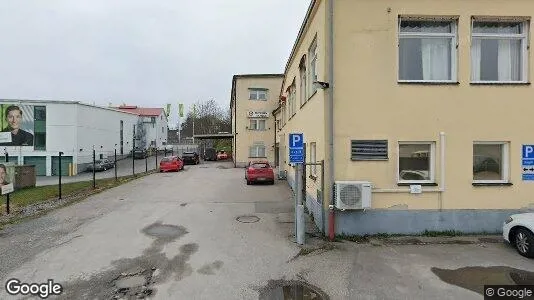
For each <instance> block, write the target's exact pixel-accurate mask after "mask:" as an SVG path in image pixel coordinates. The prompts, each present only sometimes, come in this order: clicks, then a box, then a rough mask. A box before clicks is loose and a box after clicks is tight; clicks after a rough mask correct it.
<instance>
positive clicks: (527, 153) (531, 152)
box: [523, 145, 534, 159]
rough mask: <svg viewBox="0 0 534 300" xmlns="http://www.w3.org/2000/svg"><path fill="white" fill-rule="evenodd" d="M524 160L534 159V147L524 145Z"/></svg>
mask: <svg viewBox="0 0 534 300" xmlns="http://www.w3.org/2000/svg"><path fill="white" fill-rule="evenodd" d="M523 158H531V159H534V145H523Z"/></svg>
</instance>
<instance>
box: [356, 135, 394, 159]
mask: <svg viewBox="0 0 534 300" xmlns="http://www.w3.org/2000/svg"><path fill="white" fill-rule="evenodd" d="M350 148H351V149H350V150H351V152H350V158H351V160H387V159H388V141H387V140H351V143H350Z"/></svg>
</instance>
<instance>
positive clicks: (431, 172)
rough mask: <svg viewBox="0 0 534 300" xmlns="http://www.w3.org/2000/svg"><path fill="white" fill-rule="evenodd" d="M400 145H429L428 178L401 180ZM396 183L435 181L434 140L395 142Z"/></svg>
mask: <svg viewBox="0 0 534 300" xmlns="http://www.w3.org/2000/svg"><path fill="white" fill-rule="evenodd" d="M401 145H427V146H430V153H429V154H430V163H429V164H430V166H429V167H430V170H429V175H430V179H429V180H401V178H400V171H401V170H400V146H401ZM397 183H413V184H424V183H436V142H425V141H413V142H410V141H399V142H398V143H397Z"/></svg>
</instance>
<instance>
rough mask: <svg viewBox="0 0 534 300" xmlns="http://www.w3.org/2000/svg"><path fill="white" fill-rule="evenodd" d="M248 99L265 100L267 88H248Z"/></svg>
mask: <svg viewBox="0 0 534 300" xmlns="http://www.w3.org/2000/svg"><path fill="white" fill-rule="evenodd" d="M248 99H249V100H259V101H266V100H267V89H257V88H251V89H249V97H248Z"/></svg>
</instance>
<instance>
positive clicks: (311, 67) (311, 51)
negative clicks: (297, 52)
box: [306, 36, 319, 101]
mask: <svg viewBox="0 0 534 300" xmlns="http://www.w3.org/2000/svg"><path fill="white" fill-rule="evenodd" d="M307 69H308V76H307V77H308V81H309V84H308V94H307V95H306V101H308V100H309V98H310V97H311V96H313V94H314V93H315V92H316V91H317V86H316V85H315V84H314V83H313V82H314V81H316V80H318V78H319V76H318V75H317V36H315V38H314V39H313V42H312V43H311V44H310V47H309V48H308V68H307ZM312 71H313V73H312Z"/></svg>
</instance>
